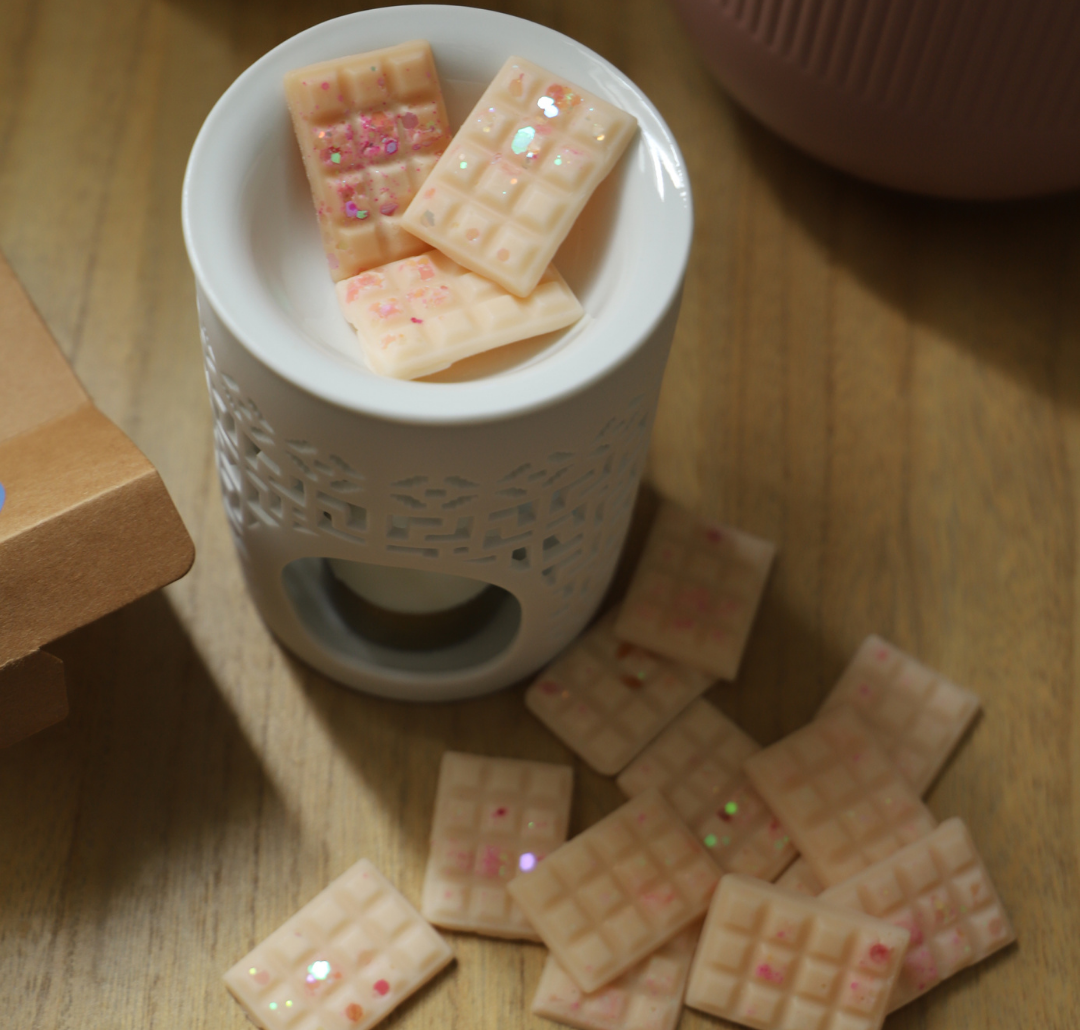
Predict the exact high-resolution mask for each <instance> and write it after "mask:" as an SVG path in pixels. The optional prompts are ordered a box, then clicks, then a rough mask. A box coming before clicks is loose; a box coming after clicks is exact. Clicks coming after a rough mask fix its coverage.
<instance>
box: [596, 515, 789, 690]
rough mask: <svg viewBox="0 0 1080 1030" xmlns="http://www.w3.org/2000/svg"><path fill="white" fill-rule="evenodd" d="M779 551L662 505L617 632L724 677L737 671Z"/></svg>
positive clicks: (622, 637)
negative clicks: (775, 555) (772, 565)
mask: <svg viewBox="0 0 1080 1030" xmlns="http://www.w3.org/2000/svg"><path fill="white" fill-rule="evenodd" d="M775 553H776V548H775V547H774V546H773V545H772V544H770V543H768V542H767V541H765V540H759V539H757V538H756V537H752V536H750V535H749V534H747V533H742V532H740V531H739V530H737V529H731V528H730V527H727V526H720V525H717V524H715V523H711V522H703V521H701V520H699V519H696V518H695V517H694V516H693V515H691V514H690V513H689V512H687V511H684V510H683V509H682V508H680V507H678V506H677V505H674V504H672V503H670V502H665V503H664V505H663V506H662V507H661V509H660V511H659V513H658V514H657V516H656V521H655V522H654V523H653V527H652V530H651V531H650V533H649V540H648V543H647V544H646V546H645V552H644V554H643V555H642V556H641V561H640V562H639V563H638V567H637V570H636V572H635V573H634V578H633V580H632V581H631V583H630V589H629V591H628V593H627V596H626V600H625V601H624V602H623V605H622V608H621V610H620V615H619V619H618V621H617V622H616V623H615V634H616V636H618V637H620V638H621V639H623V640H628V641H630V642H631V643H635V644H640V645H641V646H642V647H647V648H649V650H650V651H655V652H656V653H657V654H662V655H666V656H667V657H668V658H673V659H675V660H676V661H679V662H683V663H685V664H686V665H690V666H693V667H694V668H697V669H704V670H705V671H706V672H711V673H713V674H714V675H716V676H719V677H721V678H722V679H729V680H730V679H734V678H735V674H736V673H737V672H738V671H739V662H740V661H741V660H742V653H743V649H744V648H745V646H746V639H747V637H748V636H749V635H750V627H751V625H752V624H753V621H754V613H755V612H756V611H757V606H758V602H759V601H760V600H761V595H762V593H763V591H764V589H765V580H766V579H767V578H768V575H769V567H770V566H771V564H772V560H773V555H774V554H775Z"/></svg>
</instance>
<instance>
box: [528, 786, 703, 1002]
mask: <svg viewBox="0 0 1080 1030" xmlns="http://www.w3.org/2000/svg"><path fill="white" fill-rule="evenodd" d="M719 875H720V873H719V870H718V869H717V868H716V865H715V864H714V863H713V862H712V860H711V859H710V858H709V857H708V855H707V854H706V853H705V850H704V848H702V846H701V845H700V844H699V843H698V842H697V840H696V839H695V838H694V836H693V834H692V833H690V831H689V830H688V829H687V828H686V827H685V826H684V825H683V824H682V822H681V821H680V820H679V818H678V816H677V815H676V814H675V812H674V811H673V810H672V808H671V806H670V805H669V804H668V803H667V802H666V801H664V799H663V797H662V796H661V795H660V793H659V792H658V791H655V790H651V791H647V792H646V793H644V794H641V795H639V796H638V797H636V798H633V799H631V800H630V801H628V802H627V803H626V804H625V805H623V806H622V807H621V808H619V809H616V810H615V811H614V812H612V813H611V815H609V816H607V817H606V818H605V819H602V820H601V821H600V822H598V823H596V824H595V825H594V826H591V827H590V828H589V829H588V830H586V831H585V832H584V833H582V834H579V835H578V836H577V837H575V838H574V839H573V840H571V841H569V842H568V843H566V844H564V845H563V846H562V847H561V848H559V850H558V851H556V852H554V853H553V854H551V855H549V856H548V857H547V859H545V860H544V862H542V863H541V864H540V865H539V866H538V867H537V869H536V871H535V872H533V873H531V874H530V875H529V876H523V877H519V878H518V879H516V880H513V881H511V883H510V887H509V890H510V893H511V894H512V895H513V897H514V898H515V900H516V901H517V902H518V904H519V905H521V907H522V908H523V909H524V910H525V914H526V915H527V916H528V918H529V921H530V922H531V923H532V924H533V926H534V927H536V930H537V931H538V932H539V934H540V936H541V937H542V938H543V941H544V943H545V944H546V945H547V946H548V948H549V950H550V951H551V952H552V954H554V955H555V957H556V958H557V959H558V960H559V962H560V964H561V965H562V966H563V968H564V969H565V970H566V972H567V973H569V975H570V976H572V977H573V979H574V980H575V981H576V982H577V984H578V986H579V987H580V988H581V989H582V990H584V991H595V990H596V989H597V988H598V987H600V986H602V985H603V984H605V983H608V982H609V981H610V980H613V979H615V977H617V976H621V975H622V974H623V973H625V972H626V971H627V970H628V969H630V968H631V967H632V966H634V965H635V964H636V963H638V962H640V961H641V960H642V959H643V958H645V956H646V955H649V954H650V953H652V952H653V951H655V950H656V949H657V948H658V947H660V945H662V944H663V943H665V942H666V941H668V940H670V939H671V938H672V937H674V936H675V935H676V934H677V933H678V932H679V931H680V930H682V929H684V928H685V927H687V926H689V925H690V924H691V923H692V922H693V921H694V920H695V919H697V918H698V917H700V916H701V915H703V914H704V912H705V909H706V908H707V907H708V904H709V897H710V895H711V894H712V892H713V888H714V887H715V886H716V882H717V880H718V879H719Z"/></svg>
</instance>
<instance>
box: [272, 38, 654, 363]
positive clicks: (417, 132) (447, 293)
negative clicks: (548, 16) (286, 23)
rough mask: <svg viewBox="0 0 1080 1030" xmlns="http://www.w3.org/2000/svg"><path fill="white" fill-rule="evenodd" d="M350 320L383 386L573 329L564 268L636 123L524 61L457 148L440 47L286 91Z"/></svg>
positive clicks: (306, 78)
mask: <svg viewBox="0 0 1080 1030" xmlns="http://www.w3.org/2000/svg"><path fill="white" fill-rule="evenodd" d="M285 92H286V97H287V100H288V105H289V110H290V112H291V114H292V120H293V127H294V129H295V130H296V136H297V140H298V141H299V144H300V151H301V154H302V156H303V160H304V168H305V171H306V172H307V176H308V181H309V183H310V185H311V191H312V197H313V199H314V202H315V209H316V214H317V216H318V220H319V226H320V230H321V232H322V238H323V246H324V248H325V250H326V256H327V260H328V262H329V265H330V272H331V276H332V278H333V279H334V281H335V282H336V284H337V287H336V288H337V297H338V302H339V304H340V307H341V310H342V313H343V314H344V316H345V318H346V319H347V320H348V322H349V323H350V324H351V325H352V326H353V328H354V329H355V330H356V333H357V337H358V339H359V343H360V349H361V351H362V353H363V356H364V358H365V360H366V362H367V364H368V366H369V367H370V368H371V369H372V370H373V371H375V372H377V373H379V374H381V375H386V376H392V377H395V378H399V379H416V378H420V377H422V376H427V375H431V374H433V373H435V372H439V371H441V370H443V369H445V368H447V367H449V366H450V365H451V364H453V363H454V362H457V361H460V360H462V359H463V358H468V357H471V356H473V355H476V354H480V353H483V352H485V351H488V350H492V349H494V348H496V347H502V346H504V345H506V344H510V343H516V342H518V341H520V340H525V339H529V338H531V337H535V336H539V335H541V334H543V333H549V332H553V331H555V330H558V329H564V328H566V327H568V326H570V325H572V324H573V323H574V322H576V321H577V320H578V319H580V318H581V317H582V315H583V314H584V311H583V309H582V306H581V304H580V303H579V302H578V300H577V298H576V297H575V296H574V294H573V292H572V291H571V289H570V287H569V286H568V285H567V284H566V281H565V280H564V279H563V277H562V276H561V275H560V274H559V272H558V270H557V269H556V268H555V266H554V265H552V264H551V260H552V258H553V257H554V256H555V252H556V251H557V250H558V248H559V245H560V244H561V243H562V242H563V240H564V239H565V238H566V236H567V234H568V233H569V232H570V230H571V228H572V227H573V225H574V222H575V220H576V219H577V217H578V215H579V214H580V213H581V211H582V209H583V208H584V207H585V204H586V202H587V201H588V199H589V197H590V196H592V193H593V191H594V190H595V189H596V187H597V186H598V185H599V184H600V183H601V182H602V181H603V179H604V178H605V177H606V176H607V175H608V173H609V172H611V170H612V169H613V168H614V167H615V165H616V163H617V162H618V160H619V158H620V157H621V156H622V154H623V152H624V151H625V149H626V147H627V145H628V144H629V142H630V140H631V138H632V137H633V134H634V132H635V131H636V129H637V122H636V120H635V119H634V118H633V117H632V116H631V115H629V114H627V113H626V112H625V111H622V110H620V109H618V108H617V107H615V106H614V105H612V104H610V103H608V102H607V101H605V100H603V99H601V98H600V97H598V96H595V95H594V94H592V93H590V92H588V91H587V90H584V89H582V88H581V87H580V86H577V85H576V84H574V83H572V82H568V81H567V80H565V79H563V78H561V77H559V76H557V75H555V74H554V73H552V72H549V71H547V70H545V69H544V68H541V67H539V66H538V65H536V64H533V63H532V62H531V61H528V60H525V59H524V58H521V57H510V58H508V60H507V61H506V64H505V65H504V66H503V67H502V69H501V70H500V71H499V73H498V74H497V75H496V76H495V78H494V80H493V81H492V82H491V84H490V85H489V86H488V88H487V90H486V91H485V92H484V94H483V96H482V97H481V98H480V100H479V102H478V103H477V105H476V107H475V108H474V109H473V111H472V113H471V114H470V115H469V116H468V117H467V118H466V119H465V122H464V124H463V125H462V126H461V127H460V128H459V129H458V131H457V133H456V134H454V135H453V136H451V133H450V127H449V123H448V119H447V114H446V105H445V103H444V102H443V95H442V90H441V88H440V85H439V80H438V75H437V73H436V70H435V62H434V59H433V56H432V52H431V48H430V46H429V45H428V44H427V43H426V42H424V41H413V42H409V43H402V44H400V45H398V46H393V47H388V48H386V49H383V50H377V51H372V52H370V53H365V54H357V55H355V56H351V57H343V58H337V59H335V60H331V61H324V62H322V63H319V64H314V65H310V66H308V67H306V68H299V69H297V70H295V71H293V72H291V73H290V74H289V75H288V76H287V77H286V80H285Z"/></svg>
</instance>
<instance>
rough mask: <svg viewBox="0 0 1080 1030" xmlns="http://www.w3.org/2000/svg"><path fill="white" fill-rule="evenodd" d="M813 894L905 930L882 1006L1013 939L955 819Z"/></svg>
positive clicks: (908, 997)
mask: <svg viewBox="0 0 1080 1030" xmlns="http://www.w3.org/2000/svg"><path fill="white" fill-rule="evenodd" d="M821 900H822V901H828V902H831V903H832V904H834V905H842V906H844V907H845V908H852V909H857V910H858V911H860V912H866V913H867V914H868V915H872V916H876V917H877V918H878V919H885V920H887V921H888V922H890V923H895V924H896V925H897V926H902V927H904V928H905V929H906V930H909V931H910V932H911V946H910V947H909V948H908V952H907V955H906V956H905V958H904V965H903V968H902V970H901V972H900V978H899V980H898V981H897V983H896V987H895V988H893V993H892V997H891V998H890V999H889V1011H890V1012H891V1011H892V1010H893V1009H898V1008H899V1007H900V1006H901V1005H906V1004H907V1003H908V1002H909V1001H912V1000H913V999H914V998H917V997H918V996H919V995H920V994H923V993H925V992H926V991H928V990H930V988H931V987H934V986H935V985H936V984H939V983H941V981H942V980H944V979H945V978H946V977H950V976H952V975H953V973H958V972H959V971H960V970H961V969H966V968H967V967H968V966H973V965H974V964H975V963H976V962H981V961H982V960H983V959H984V958H986V957H987V956H989V955H992V954H993V953H994V952H995V951H997V950H998V949H999V948H1004V947H1005V945H1006V944H1009V943H1011V942H1012V941H1014V940H1015V939H1016V935H1015V933H1013V928H1012V925H1011V924H1010V922H1009V917H1008V916H1007V915H1006V914H1005V909H1004V907H1003V906H1002V904H1001V899H1000V898H999V897H998V894H997V891H996V890H994V885H993V884H992V883H991V882H990V876H989V874H988V873H987V871H986V867H985V866H984V865H983V863H982V860H981V859H980V858H979V854H978V852H977V851H976V850H975V845H974V844H973V843H972V841H971V836H970V835H969V834H968V831H967V827H966V826H964V824H963V823H962V822H961V821H960V820H959V819H948V820H946V821H945V822H943V823H942V824H941V825H940V826H939V827H938V828H937V829H936V830H934V832H933V833H931V834H929V835H927V836H926V837H923V838H922V839H921V840H918V841H916V842H915V843H914V844H910V845H909V846H908V847H906V848H904V849H903V850H901V851H898V852H896V854H894V855H890V856H889V857H888V858H886V859H885V860H884V861H881V862H878V863H877V864H876V865H872V866H870V868H869V869H864V870H863V871H862V872H861V873H857V874H856V875H855V876H853V877H852V878H851V879H850V880H845V881H844V882H843V883H841V884H837V885H836V886H835V887H830V888H829V889H828V890H827V891H825V892H824V893H823V894H822V895H821Z"/></svg>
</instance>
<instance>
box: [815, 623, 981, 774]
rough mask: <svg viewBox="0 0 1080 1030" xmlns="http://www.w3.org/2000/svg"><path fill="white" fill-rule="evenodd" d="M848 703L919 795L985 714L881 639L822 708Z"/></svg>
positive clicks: (864, 650) (869, 645)
mask: <svg viewBox="0 0 1080 1030" xmlns="http://www.w3.org/2000/svg"><path fill="white" fill-rule="evenodd" d="M844 702H847V703H848V704H849V705H851V707H852V708H854V709H855V710H856V711H857V712H858V713H859V714H860V715H861V716H862V717H863V719H864V720H865V721H866V724H867V725H868V726H869V727H870V729H871V730H872V731H873V733H874V736H876V737H877V738H878V740H879V741H880V742H881V745H882V747H884V748H885V753H886V754H887V755H888V756H889V757H890V758H891V759H892V760H893V762H894V763H895V764H896V767H897V768H898V769H899V770H900V772H902V773H903V774H904V776H905V778H906V779H907V781H908V782H909V783H910V784H911V785H912V786H913V787H914V788H915V791H916V792H917V793H919V794H925V793H926V789H927V787H929V786H930V784H931V783H933V781H934V777H935V776H937V774H938V773H939V772H940V771H941V767H942V766H943V765H944V764H945V760H946V759H947V758H948V757H949V755H950V754H952V751H953V749H954V748H955V747H956V745H957V743H958V742H959V740H960V738H961V737H962V736H963V735H964V731H965V730H966V729H967V728H968V726H970V725H971V721H972V720H973V719H974V718H975V716H976V715H977V714H978V712H979V698H978V697H977V696H976V695H975V694H973V693H972V692H971V691H970V690H964V688H963V687H958V686H956V684H955V683H950V682H949V681H948V680H947V679H945V678H944V677H942V676H939V675H938V674H937V673H936V672H933V671H932V670H930V669H928V668H926V666H924V665H920V664H919V662H917V661H916V660H915V659H914V658H912V657H910V656H909V655H906V654H904V652H903V651H900V650H899V649H898V648H895V647H893V646H892V645H891V644H887V643H886V642H885V641H884V640H882V639H881V638H880V637H875V636H871V637H867V638H866V640H864V641H863V643H862V646H861V647H860V648H859V650H858V652H857V653H856V654H855V657H854V658H853V659H852V661H851V664H850V665H849V666H848V667H847V669H845V670H844V674H843V675H842V676H841V677H840V680H839V682H838V683H837V684H836V686H835V687H834V688H833V691H832V693H831V694H829V696H828V697H827V698H825V702H824V704H823V705H822V706H821V710H822V711H823V712H827V711H829V709H831V708H834V707H835V706H836V705H838V704H842V703H844Z"/></svg>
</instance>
